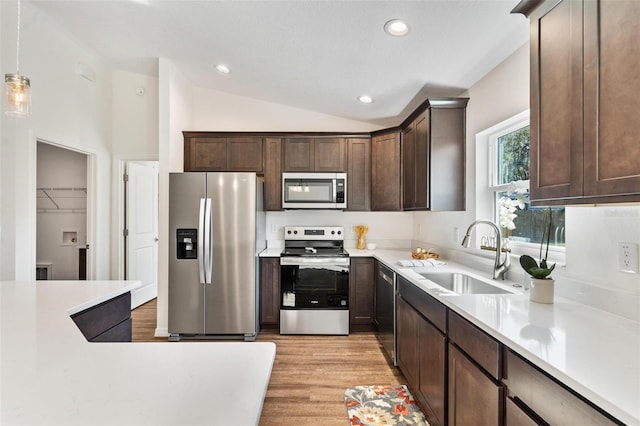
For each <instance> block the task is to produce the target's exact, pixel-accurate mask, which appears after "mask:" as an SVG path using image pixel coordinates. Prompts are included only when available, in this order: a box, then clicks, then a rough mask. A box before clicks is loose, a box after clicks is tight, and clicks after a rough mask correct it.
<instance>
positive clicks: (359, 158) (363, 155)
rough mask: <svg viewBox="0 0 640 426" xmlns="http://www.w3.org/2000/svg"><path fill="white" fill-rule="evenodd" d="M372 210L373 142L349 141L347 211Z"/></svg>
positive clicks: (365, 140) (364, 140)
mask: <svg viewBox="0 0 640 426" xmlns="http://www.w3.org/2000/svg"><path fill="white" fill-rule="evenodd" d="M370 209H371V140H370V139H347V210H360V211H367V210H370Z"/></svg>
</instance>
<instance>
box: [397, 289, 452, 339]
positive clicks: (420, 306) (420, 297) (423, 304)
mask: <svg viewBox="0 0 640 426" xmlns="http://www.w3.org/2000/svg"><path fill="white" fill-rule="evenodd" d="M398 291H399V293H400V295H402V298H403V299H404V300H406V301H407V303H409V304H410V305H411V306H413V307H414V308H415V309H416V310H417V311H418V312H419V313H420V314H421V315H422V316H424V317H425V318H426V319H428V320H429V321H431V323H433V325H435V326H436V327H438V329H440V331H442V332H443V333H445V334H446V330H447V308H446V307H445V306H444V305H443V304H442V303H440V302H438V301H437V300H436V299H435V298H433V297H431V296H430V295H429V294H427V293H425V292H424V291H422V290H420V289H419V288H418V287H416V286H415V285H413V284H411V283H410V282H409V281H407V280H406V279H404V278H402V277H398Z"/></svg>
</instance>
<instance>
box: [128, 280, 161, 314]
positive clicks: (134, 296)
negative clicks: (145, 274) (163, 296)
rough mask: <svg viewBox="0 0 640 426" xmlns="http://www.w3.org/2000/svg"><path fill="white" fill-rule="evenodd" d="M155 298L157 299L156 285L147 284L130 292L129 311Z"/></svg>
mask: <svg viewBox="0 0 640 426" xmlns="http://www.w3.org/2000/svg"><path fill="white" fill-rule="evenodd" d="M156 297H158V286H157V285H152V284H148V285H146V286H144V287H140V288H137V289H135V290H133V291H132V292H131V309H135V308H137V307H138V306H140V305H143V304H145V303H147V302H148V301H150V300H152V299H155V298H156Z"/></svg>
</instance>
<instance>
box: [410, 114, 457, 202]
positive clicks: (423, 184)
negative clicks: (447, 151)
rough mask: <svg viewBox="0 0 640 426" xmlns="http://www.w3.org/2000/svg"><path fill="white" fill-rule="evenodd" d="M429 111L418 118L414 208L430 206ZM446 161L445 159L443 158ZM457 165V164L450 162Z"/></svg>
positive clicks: (415, 125) (415, 142)
mask: <svg viewBox="0 0 640 426" xmlns="http://www.w3.org/2000/svg"><path fill="white" fill-rule="evenodd" d="M428 117H429V116H428V114H427V112H424V113H422V114H420V116H418V118H416V121H415V122H414V123H415V124H414V128H415V136H414V138H415V141H414V144H415V172H414V179H415V181H414V191H415V195H414V200H415V204H414V208H416V209H427V208H429V149H430V148H429V119H428ZM438 161H440V159H438ZM442 161H444V159H442ZM449 167H451V168H453V167H455V164H449Z"/></svg>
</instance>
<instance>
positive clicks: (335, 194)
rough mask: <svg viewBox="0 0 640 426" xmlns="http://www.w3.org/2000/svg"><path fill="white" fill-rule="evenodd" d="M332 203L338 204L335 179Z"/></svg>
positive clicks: (335, 181)
mask: <svg viewBox="0 0 640 426" xmlns="http://www.w3.org/2000/svg"><path fill="white" fill-rule="evenodd" d="M333 202H334V203H337V202H338V182H337V179H333Z"/></svg>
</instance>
